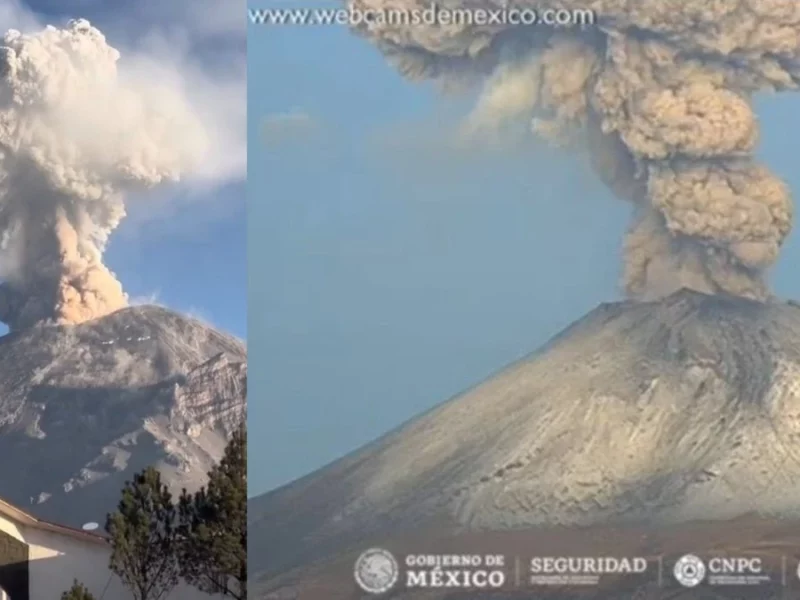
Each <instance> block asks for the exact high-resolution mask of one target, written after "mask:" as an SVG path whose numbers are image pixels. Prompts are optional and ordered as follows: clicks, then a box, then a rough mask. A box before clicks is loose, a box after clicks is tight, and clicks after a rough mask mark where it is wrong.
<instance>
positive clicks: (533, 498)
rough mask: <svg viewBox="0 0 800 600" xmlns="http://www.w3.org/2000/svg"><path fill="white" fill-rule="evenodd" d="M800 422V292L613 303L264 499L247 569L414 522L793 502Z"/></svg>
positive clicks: (718, 513)
mask: <svg viewBox="0 0 800 600" xmlns="http://www.w3.org/2000/svg"><path fill="white" fill-rule="evenodd" d="M376 401H379V399H378V400H376ZM798 435H800V308H799V307H798V306H796V305H793V304H790V303H789V304H787V303H778V302H775V303H770V304H761V303H756V302H751V301H748V300H743V299H740V298H733V297H724V296H706V295H703V294H699V293H695V292H690V291H686V290H683V291H680V292H678V293H676V294H674V295H672V296H670V297H668V298H665V299H663V300H660V301H658V302H651V303H629V302H622V303H614V304H605V305H601V306H600V307H598V308H597V309H596V310H594V311H593V312H591V313H590V314H589V315H587V316H586V317H585V318H583V319H582V320H580V321H578V322H577V323H575V324H574V325H573V326H571V327H570V328H568V329H567V330H566V331H564V332H563V333H562V334H560V335H559V336H557V337H556V338H555V339H553V340H552V341H551V342H550V343H548V344H547V345H546V346H545V347H544V348H543V349H542V350H540V351H538V352H536V353H535V354H533V355H532V356H530V357H528V358H526V359H524V360H522V361H519V362H518V363H516V364H514V365H511V366H510V367H508V368H507V369H506V370H504V371H503V372H501V373H499V374H497V375H496V376H494V377H492V378H490V379H489V380H488V381H486V382H484V383H482V384H480V385H478V386H477V387H475V388H474V389H472V390H469V391H468V392H466V393H464V394H462V395H460V396H458V397H456V398H454V399H452V400H450V401H448V402H446V403H444V404H442V405H440V406H438V407H436V408H434V409H433V410H431V411H429V412H428V413H426V414H423V415H422V416H420V417H418V418H416V419H414V420H412V421H410V422H408V423H406V424H405V425H403V426H401V427H400V428H398V429H397V430H395V431H393V432H391V433H389V434H387V435H386V436H384V437H382V438H380V439H378V440H377V441H375V442H373V443H371V444H369V445H367V446H366V447H364V448H362V449H360V450H358V451H356V452H354V453H353V454H351V455H349V456H347V457H344V458H342V459H340V460H338V461H336V462H334V463H332V464H331V465H329V466H327V467H325V468H323V469H321V470H319V471H317V472H315V473H313V474H311V475H309V476H307V477H305V478H302V479H300V480H298V481H295V482H294V483H291V484H289V485H287V486H284V487H282V488H280V489H278V490H275V491H273V492H270V493H268V494H266V495H263V496H261V497H258V498H256V499H253V500H252V501H251V503H250V506H249V513H250V515H249V519H250V561H251V565H252V567H251V571H252V572H253V573H259V572H260V574H261V577H262V580H263V581H269V580H270V579H271V578H274V577H277V576H278V575H279V574H281V573H286V572H287V571H289V570H291V569H293V568H295V567H302V566H303V565H309V564H311V563H314V562H315V561H318V560H325V559H326V557H330V556H333V555H335V554H336V553H337V552H341V551H343V550H344V549H346V548H351V547H360V548H362V549H363V547H364V544H366V543H368V542H369V540H381V539H382V540H386V539H393V536H394V537H396V536H406V535H412V534H413V532H415V531H416V532H418V531H425V530H431V531H432V530H441V531H446V532H458V533H463V532H487V531H509V530H523V529H527V528H536V527H543V526H552V525H564V526H587V525H593V524H638V523H647V524H648V525H650V526H657V525H664V524H670V523H677V522H688V521H692V520H695V519H706V518H713V519H726V518H733V517H736V516H737V515H742V514H745V513H750V512H753V511H755V512H760V513H764V514H770V515H780V516H783V517H792V516H797V515H798V513H800V444H799V443H798V439H799V438H798Z"/></svg>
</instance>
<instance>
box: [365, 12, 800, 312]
mask: <svg viewBox="0 0 800 600" xmlns="http://www.w3.org/2000/svg"><path fill="white" fill-rule="evenodd" d="M423 2H424V0H419V1H416V0H350V4H351V6H352V7H354V8H358V9H361V10H364V9H384V8H392V9H398V8H403V9H406V10H420V9H424V8H426V6H425V5H424V4H423ZM442 6H443V7H446V8H467V7H469V8H472V9H475V8H485V9H488V10H494V9H499V8H504V7H505V8H507V7H511V8H516V9H519V8H532V9H536V10H538V11H539V14H543V11H544V10H549V9H562V10H569V11H580V10H584V11H593V13H594V15H595V23H594V25H593V26H591V27H572V28H563V27H562V28H558V29H557V30H554V29H552V28H546V27H544V26H540V25H533V26H516V27H514V26H509V25H498V24H494V23H491V24H488V25H472V24H469V23H468V22H462V23H456V24H452V23H451V24H449V25H448V26H446V27H442V26H438V27H437V26H436V25H430V24H428V25H426V24H425V23H414V24H413V25H411V26H408V25H403V24H400V23H401V22H400V21H399V20H395V21H391V20H385V21H384V22H373V23H370V24H369V25H362V26H361V27H360V28H357V29H358V31H359V32H360V33H362V34H363V35H365V36H367V37H368V38H370V39H371V40H372V41H373V42H374V43H375V44H376V45H377V46H378V47H379V48H380V49H381V50H382V51H383V52H384V53H385V54H386V55H387V57H388V58H389V59H390V61H391V62H393V63H394V64H395V65H396V66H397V67H398V69H399V70H400V71H401V72H402V73H403V74H404V75H406V76H408V77H411V78H415V79H420V78H430V79H437V80H443V81H444V82H449V81H453V80H454V81H460V82H463V81H465V80H471V79H473V78H475V79H478V78H480V79H481V80H483V81H484V82H485V83H484V92H483V95H482V97H481V99H480V100H479V102H478V105H477V106H476V109H475V112H474V113H473V115H472V116H471V117H470V119H469V121H468V123H467V124H466V128H467V131H469V132H470V133H471V134H473V135H474V134H476V133H479V132H480V131H482V130H488V129H491V128H492V127H495V126H497V125H498V124H501V123H507V122H508V121H509V120H513V119H518V118H520V117H522V118H525V119H532V122H533V129H534V131H535V132H536V133H537V134H539V135H542V136H545V137H547V138H549V139H551V140H553V141H555V142H557V143H559V144H565V145H569V146H574V147H576V148H581V149H587V150H588V152H589V155H590V160H591V163H592V165H593V167H594V169H595V171H596V172H597V173H598V174H599V176H600V178H601V179H602V180H603V181H604V182H605V183H606V184H607V185H608V186H609V187H610V188H611V189H612V190H613V191H614V192H615V193H616V194H617V195H618V196H620V197H621V198H624V199H626V200H629V201H631V202H633V203H634V205H635V211H636V215H635V219H634V223H633V225H632V227H631V229H630V231H629V233H628V236H627V239H626V242H625V244H624V255H625V268H624V282H623V283H624V287H625V289H626V291H627V293H628V294H629V295H630V296H631V297H634V298H651V297H657V296H660V295H662V294H666V293H669V292H671V291H674V290H675V289H677V288H679V287H691V288H694V289H697V290H700V291H704V292H712V293H718V292H726V293H732V294H737V295H741V296H746V297H750V298H756V299H764V298H767V297H768V296H769V291H768V289H767V286H766V284H765V281H764V277H765V272H766V270H767V269H768V267H770V266H771V265H772V264H773V263H774V262H775V260H776V258H777V256H778V252H779V249H780V247H781V245H782V243H783V241H784V239H785V237H786V235H787V234H788V232H789V230H790V228H791V221H792V212H793V211H792V205H791V200H790V197H789V192H788V189H787V187H786V186H785V185H784V183H783V182H782V181H780V180H779V179H778V178H777V177H776V176H775V175H773V174H772V173H770V172H769V171H768V170H767V169H765V168H764V167H762V166H759V165H757V164H756V163H755V161H754V159H753V151H754V148H755V146H756V144H757V141H758V123H757V119H756V116H755V115H754V113H753V107H752V95H753V94H754V93H756V92H758V91H762V90H787V89H795V88H797V87H798V81H799V80H800V3H798V2H797V1H796V0H738V1H736V2H733V1H731V0H561V1H556V0H542V1H535V0H522V2H517V3H501V2H500V0H497V1H496V2H495V0H478V1H477V2H472V1H470V2H469V3H467V2H462V3H458V2H452V3H445V4H443V5H442Z"/></svg>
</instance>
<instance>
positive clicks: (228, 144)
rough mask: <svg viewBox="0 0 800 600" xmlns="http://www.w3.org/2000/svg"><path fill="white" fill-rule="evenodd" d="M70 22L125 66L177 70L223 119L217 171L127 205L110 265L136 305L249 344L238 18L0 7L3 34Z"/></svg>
mask: <svg viewBox="0 0 800 600" xmlns="http://www.w3.org/2000/svg"><path fill="white" fill-rule="evenodd" d="M223 4H224V5H223ZM70 18H87V19H89V20H90V21H91V22H92V24H93V25H95V26H96V27H98V28H99V29H100V30H101V31H103V33H104V34H105V35H106V37H107V39H108V41H109V43H110V44H111V45H112V46H115V47H117V48H118V49H119V50H120V52H121V54H122V59H121V60H122V61H125V60H126V58H127V57H130V56H132V55H134V54H135V55H137V56H139V55H147V56H150V57H155V58H156V59H157V60H158V61H159V63H160V64H167V65H169V66H170V68H173V67H174V68H173V71H174V72H175V76H176V78H179V79H181V81H182V82H183V84H184V85H185V86H186V89H187V90H189V91H190V94H192V95H193V96H194V98H195V100H196V101H197V103H198V105H202V107H203V110H207V111H208V112H209V114H211V115H214V116H216V115H220V118H214V119H211V120H212V121H214V122H215V123H216V124H217V130H216V131H215V134H214V135H215V136H217V138H216V142H215V143H216V144H218V145H219V148H220V150H219V156H220V159H219V160H218V161H217V163H218V165H219V166H218V167H217V168H216V171H214V172H210V171H209V172H208V173H206V174H205V177H206V178H205V180H204V181H203V182H202V184H201V185H194V186H192V187H191V188H174V189H169V190H160V191H158V192H156V193H154V194H151V195H148V196H145V197H139V198H130V201H129V202H128V205H127V209H128V212H129V217H128V218H127V219H126V220H124V221H123V223H122V225H121V226H120V227H119V228H118V229H117V230H116V232H115V233H114V234H113V236H112V238H111V242H110V245H109V248H108V250H107V252H106V255H105V262H106V264H107V265H108V266H109V267H110V268H111V270H112V271H114V272H115V273H116V274H117V276H118V277H119V279H120V280H121V281H122V283H123V285H124V287H125V289H126V291H127V292H128V294H129V296H130V297H131V298H132V299H133V300H135V301H141V300H144V299H148V298H154V299H155V300H156V301H157V302H159V303H162V304H164V305H166V306H168V307H170V308H173V309H176V310H180V311H185V312H190V313H192V314H195V315H197V316H200V317H202V318H204V319H206V320H208V321H209V322H211V323H213V324H214V325H216V326H218V327H220V328H222V329H225V330H227V331H230V332H231V333H233V334H234V335H237V336H239V337H242V338H244V337H246V334H247V318H246V315H247V312H246V301H247V297H246V295H247V294H246V285H247V260H246V239H245V236H246V198H245V184H244V175H245V168H246V164H245V156H246V155H245V152H246V148H245V137H244V136H245V135H246V133H245V124H244V120H245V111H246V107H245V104H244V88H245V80H244V75H245V72H244V50H245V31H244V19H243V18H242V17H241V13H240V12H237V11H236V7H235V6H231V5H229V4H227V3H221V2H219V1H218V0H170V2H161V1H158V0H137V2H121V1H117V0H71V1H70V0H28V1H27V2H17V1H11V0H0V26H2V28H3V30H7V29H9V28H15V29H23V30H26V29H27V28H29V27H35V23H40V24H54V25H61V24H63V23H64V22H65V21H66V20H67V19H70ZM164 48H169V49H170V50H169V52H164V51H163V49H164ZM237 73H239V74H240V75H238V74H237ZM208 89H215V90H218V93H217V94H215V95H210V94H207V90H208Z"/></svg>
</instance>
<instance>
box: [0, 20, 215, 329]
mask: <svg viewBox="0 0 800 600" xmlns="http://www.w3.org/2000/svg"><path fill="white" fill-rule="evenodd" d="M119 58H120V55H119V53H118V52H117V51H116V50H115V49H114V48H112V47H111V46H109V45H108V44H107V43H106V40H105V38H104V36H103V35H102V34H101V33H100V31H98V30H97V29H95V28H93V27H92V26H91V25H90V24H89V23H88V22H87V21H83V20H78V21H72V22H70V23H69V24H68V26H67V27H66V28H65V29H57V28H54V27H47V28H45V29H44V30H43V31H41V32H39V33H36V34H33V35H23V34H21V33H20V32H18V31H13V30H12V31H9V32H8V33H7V34H6V35H5V37H4V39H3V42H2V48H0V77H1V78H2V79H0V278H2V280H3V284H2V286H0V320H2V321H4V322H5V323H7V324H8V325H9V327H10V328H11V329H18V328H20V327H25V326H28V325H30V324H33V323H36V322H39V321H54V322H59V323H79V322H82V321H85V320H89V319H92V318H96V317H99V316H102V315H104V314H108V313H109V312H112V311H114V310H117V309H119V308H122V307H124V306H125V304H126V300H127V299H126V295H125V293H124V292H123V289H122V286H121V285H120V283H119V281H117V279H116V278H115V276H114V274H113V273H111V271H109V270H108V269H107V268H106V267H105V265H104V264H103V262H102V255H103V250H104V248H105V246H106V243H107V241H108V238H109V235H110V234H111V232H112V231H113V230H114V229H115V228H116V227H117V225H118V224H119V223H120V220H121V219H122V218H123V217H124V215H125V206H124V204H123V198H124V195H125V194H126V193H129V192H135V191H137V190H141V189H146V188H148V187H150V186H153V185H156V184H159V183H162V182H169V181H177V180H178V178H179V176H180V175H181V173H183V172H185V171H186V170H187V169H191V168H192V167H193V166H195V165H197V164H198V161H199V160H200V159H201V157H202V156H203V153H204V152H205V149H206V147H207V145H208V139H207V136H206V134H205V131H204V128H203V126H202V123H201V122H200V121H199V120H198V119H197V118H196V117H194V116H193V113H192V111H191V110H190V109H189V107H188V106H187V105H186V103H185V102H184V101H183V100H182V96H181V95H180V93H179V92H178V91H177V90H171V89H169V87H168V86H167V87H165V86H159V85H158V82H151V81H142V80H141V79H135V78H128V77H125V76H124V75H123V73H122V72H121V71H120V69H119V68H118V60H119Z"/></svg>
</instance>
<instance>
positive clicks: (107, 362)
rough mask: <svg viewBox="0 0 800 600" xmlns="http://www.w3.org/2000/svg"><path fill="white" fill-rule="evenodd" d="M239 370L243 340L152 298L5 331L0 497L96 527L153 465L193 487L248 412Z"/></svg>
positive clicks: (0, 353) (0, 354) (171, 480)
mask: <svg viewBox="0 0 800 600" xmlns="http://www.w3.org/2000/svg"><path fill="white" fill-rule="evenodd" d="M246 369H247V367H246V349H245V346H244V344H243V343H242V342H241V341H239V340H237V339H235V338H233V337H231V336H229V335H226V334H224V333H221V332H218V331H215V330H214V329H212V328H211V327H209V326H207V325H205V324H203V323H201V322H200V321H197V320H195V319H191V318H187V317H184V316H181V315H179V314H176V313H173V312H171V311H169V310H166V309H163V308H160V307H156V306H138V307H131V308H126V309H123V310H120V311H118V312H115V313H113V314H111V315H109V316H107V317H104V318H102V319H97V320H95V321H89V322H86V323H83V324H81V325H75V326H68V327H63V326H45V325H40V326H35V327H32V328H30V329H25V330H22V331H18V332H14V333H11V334H8V335H6V336H4V337H2V338H0V456H2V457H4V458H3V460H0V497H2V498H3V499H5V500H7V501H9V502H12V503H13V504H16V505H17V506H19V507H20V508H23V509H25V510H28V511H29V512H31V513H33V514H35V515H36V516H38V517H39V518H43V519H47V520H52V521H56V522H59V523H62V524H66V525H72V526H80V525H82V524H83V523H86V522H90V521H95V522H99V523H100V524H101V525H102V523H103V522H104V520H105V515H106V513H107V512H108V511H109V510H111V509H113V508H114V506H115V505H116V502H117V501H118V499H119V492H120V489H121V488H122V486H123V485H124V482H125V481H126V480H127V479H130V477H131V476H132V474H133V473H134V472H135V471H137V470H140V469H142V468H144V467H146V466H148V465H151V464H153V465H155V466H157V467H158V468H159V469H160V470H161V471H162V473H163V474H164V476H165V477H166V481H167V483H168V484H169V485H170V486H171V487H172V488H173V490H175V492H176V493H178V492H180V489H181V488H182V487H186V488H188V489H190V490H193V489H195V488H197V487H199V486H200V485H202V484H203V483H204V480H205V474H206V472H207V471H208V469H209V468H210V467H211V466H212V464H213V463H214V462H215V461H216V460H218V459H219V458H220V456H221V455H222V451H223V449H224V447H225V443H226V440H227V437H228V436H229V434H230V432H231V431H232V430H233V428H234V427H236V426H237V424H238V423H240V422H241V420H242V419H243V418H244V416H245V410H246V408H245V398H246V390H247V370H246Z"/></svg>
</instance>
